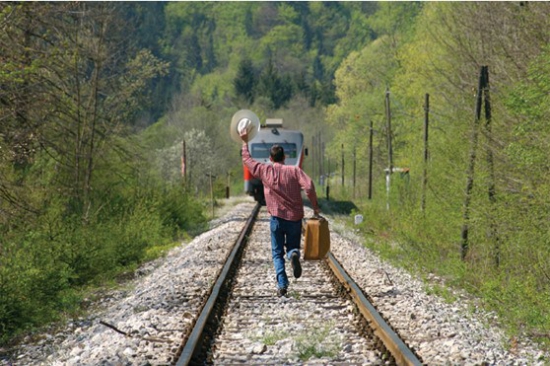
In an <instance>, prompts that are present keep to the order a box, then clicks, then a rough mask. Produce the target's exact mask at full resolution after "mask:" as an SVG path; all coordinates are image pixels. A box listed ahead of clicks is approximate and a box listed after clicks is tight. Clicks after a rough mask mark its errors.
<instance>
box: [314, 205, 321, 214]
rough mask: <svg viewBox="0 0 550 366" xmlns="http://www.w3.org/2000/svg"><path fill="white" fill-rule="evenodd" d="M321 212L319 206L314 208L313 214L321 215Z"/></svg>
mask: <svg viewBox="0 0 550 366" xmlns="http://www.w3.org/2000/svg"><path fill="white" fill-rule="evenodd" d="M319 213H321V210H320V209H319V207H317V208H314V209H313V216H319Z"/></svg>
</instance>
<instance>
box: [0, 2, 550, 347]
mask: <svg viewBox="0 0 550 366" xmlns="http://www.w3.org/2000/svg"><path fill="white" fill-rule="evenodd" d="M549 15H550V4H548V3H546V2H533V3H531V2H502V3H498V2H380V3H377V2H128V3H126V2H53V3H52V2H21V3H18V2H4V3H1V4H0V26H1V28H2V32H0V59H1V61H2V63H1V64H0V342H8V341H10V340H11V339H13V338H14V337H15V336H17V335H18V334H19V333H20V332H23V331H26V330H28V329H32V328H34V327H37V326H40V325H42V324H46V323H47V322H50V321H52V320H55V319H59V318H60V317H61V316H63V315H64V316H67V315H69V316H70V315H71V314H75V313H77V312H78V311H79V308H80V302H81V298H82V294H83V293H85V291H86V290H87V289H89V288H93V287H94V286H99V285H106V284H109V283H110V282H112V281H113V280H114V279H116V277H117V276H118V275H120V274H121V273H125V272H128V271H132V270H133V269H134V268H136V266H138V265H139V264H140V263H142V262H144V261H146V260H148V259H151V258H154V257H155V256H157V255H159V253H161V252H162V250H163V249H165V248H167V247H170V246H172V245H174V243H176V242H178V241H179V240H180V239H181V238H182V237H184V236H188V235H194V233H196V232H198V231H200V230H202V229H203V228H204V227H205V223H206V221H207V219H208V215H209V213H208V210H207V207H208V204H209V202H208V201H209V192H208V187H209V183H208V181H207V180H208V179H209V176H210V175H213V176H216V177H217V178H216V181H215V187H216V195H217V197H219V198H221V197H222V196H223V193H222V192H224V190H223V188H224V187H225V185H226V184H227V182H228V177H229V180H230V183H231V190H232V192H239V193H240V190H241V189H242V179H241V178H240V177H241V174H242V173H241V165H240V157H239V146H238V144H235V143H234V142H233V141H232V140H231V139H230V138H229V133H228V128H229V123H230V120H231V116H232V115H233V114H234V113H235V112H236V111H238V110H239V109H243V108H246V109H251V110H253V111H254V112H256V114H258V116H259V117H260V119H261V120H264V119H265V118H271V117H274V118H283V119H284V121H285V125H286V126H287V127H289V128H295V129H300V130H301V131H303V132H304V135H305V138H306V142H307V143H308V144H310V141H311V146H310V152H311V153H312V156H310V157H311V158H312V159H311V160H308V161H307V162H306V164H305V169H306V170H307V171H308V173H310V174H312V175H313V176H314V177H315V179H316V181H317V182H319V185H318V186H319V187H318V188H319V189H318V191H319V192H320V195H321V194H322V193H323V189H324V188H325V187H324V186H322V185H321V184H320V183H321V180H320V179H319V178H320V177H319V175H320V174H321V173H323V174H324V175H325V176H329V175H330V178H329V179H328V180H323V183H324V184H330V186H331V199H335V200H342V201H346V200H353V202H354V204H355V205H356V206H357V207H358V211H360V212H361V214H362V215H363V216H364V217H365V221H364V222H363V223H362V224H361V226H360V227H359V229H360V230H361V231H362V232H363V234H364V235H366V236H367V237H368V238H369V240H368V241H367V243H366V244H367V245H369V246H370V247H372V248H373V249H374V250H376V251H377V252H378V253H380V255H382V256H384V257H385V258H388V259H390V260H392V261H395V262H397V263H399V264H400V265H403V266H405V267H407V268H409V269H411V270H414V271H416V272H417V273H419V274H420V275H427V274H428V273H436V274H438V275H439V276H441V277H443V278H445V279H446V280H447V283H448V284H449V285H454V286H458V287H461V288H464V289H466V290H467V291H469V292H471V293H473V294H475V295H476V296H479V297H480V298H481V299H482V300H483V303H484V304H485V305H486V306H487V308H489V309H492V310H495V311H497V312H498V313H499V314H501V315H503V316H504V322H505V324H506V325H507V326H508V329H510V331H511V332H519V331H522V332H526V333H527V334H530V335H538V336H539V337H540V339H542V340H545V339H547V338H548V337H549V336H548V334H550V333H549V331H548V328H550V319H548V317H547V316H546V315H545V309H547V308H548V307H549V305H550V297H549V296H548V295H549V293H550V261H549V260H548V259H549V257H550V246H549V244H550V234H549V233H550V222H549V220H548V217H547V216H548V212H549V211H550V210H549V206H550V198H548V197H550V175H549V174H548V170H549V169H550V163H549V160H548V158H547V151H548V150H549V146H548V145H550V139H548V137H547V136H550V128H549V127H548V126H549V125H548V123H547V118H548V115H549V114H550V108H549V104H548V91H549V89H550V64H549V62H548V60H549V59H550V58H549V52H550V48H549V46H550V42H549V41H550V39H549V38H550V27H548V22H550V17H549ZM482 69H483V70H486V71H487V75H488V78H484V83H482V84H481V85H483V86H484V88H482V89H480V88H479V85H480V76H481V70H482ZM428 98H429V108H427V107H428V106H427V105H426V100H428ZM478 112H479V113H478ZM478 116H479V118H478ZM427 120H429V124H428V125H429V139H428V140H427V143H425V139H426V137H425V131H424V125H425V124H427ZM390 122H391V124H390ZM371 124H372V126H373V128H372V136H373V137H372V145H370V138H371V137H370V136H371V128H370V126H371ZM389 126H391V129H390V128H389ZM183 142H185V146H186V157H187V165H186V176H185V181H184V180H183V178H182V172H181V165H180V164H181V156H182V143H183ZM390 146H391V151H390V149H389V147H390ZM371 150H372V152H373V153H372V165H370V164H369V160H370V157H371V156H370V155H369V151H371ZM389 156H391V157H392V161H389ZM426 158H427V159H426ZM344 159H345V160H346V164H345V165H344V166H342V163H341V161H342V160H344ZM352 160H353V163H352ZM317 161H318V162H323V165H322V166H318V167H315V162H317ZM389 166H392V167H398V168H406V171H407V173H406V174H396V173H394V174H392V179H391V187H390V190H389V191H387V190H386V183H385V182H386V176H385V169H387V168H388V167H389ZM370 169H372V181H371V183H370V184H372V192H371V193H372V197H371V198H370V199H369V192H368V189H367V187H368V186H369V181H368V177H369V170H370ZM329 170H330V171H329ZM341 174H343V176H342V177H341V178H342V179H340V175H341ZM344 176H345V178H346V179H345V180H344V179H343V178H344ZM318 179H319V180H318ZM344 181H345V184H343V182H344ZM323 204H324V205H326V206H325V207H326V208H327V209H328V207H329V206H330V202H326V201H325V202H324V203H323ZM371 239H372V240H371ZM433 290H434V291H436V292H439V293H441V294H443V295H447V296H450V295H448V294H447V293H446V292H445V291H444V290H443V289H438V288H434V289H433ZM541 335H542V336H541Z"/></svg>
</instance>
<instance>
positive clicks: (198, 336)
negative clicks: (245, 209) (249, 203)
mask: <svg viewBox="0 0 550 366" xmlns="http://www.w3.org/2000/svg"><path fill="white" fill-rule="evenodd" d="M260 207H261V205H260V204H259V203H258V204H256V206H254V209H253V210H252V214H251V215H250V217H249V218H248V220H247V221H246V224H245V226H244V227H243V229H242V231H241V233H240V234H239V237H238V238H237V241H236V242H235V245H234V246H233V249H232V250H231V253H230V254H229V256H228V257H227V260H226V262H225V264H224V266H223V269H222V270H221V272H220V275H219V277H218V279H217V280H216V283H215V284H214V286H213V287H212V291H211V293H210V296H209V297H208V300H207V301H206V304H205V305H204V308H203V309H202V311H201V314H200V315H199V317H198V318H197V321H196V323H195V326H194V327H193V330H192V331H191V333H190V335H189V338H188V339H187V342H186V343H185V346H184V347H183V350H182V351H181V355H180V357H179V358H178V362H177V363H176V366H187V365H189V364H190V363H191V361H192V360H193V356H194V355H195V354H196V353H197V352H198V351H199V347H200V346H201V342H202V339H203V332H204V329H205V326H206V324H207V322H208V320H209V318H210V315H211V314H212V310H213V309H214V306H215V304H216V301H217V300H218V296H219V294H220V291H221V289H222V287H223V285H224V283H225V281H226V279H227V277H228V274H229V271H230V269H231V267H232V266H233V265H234V262H235V259H236V257H237V253H238V252H239V251H240V250H241V248H242V246H243V244H244V243H245V238H246V236H247V235H248V234H249V232H250V230H251V228H252V223H253V222H254V220H255V219H256V216H257V215H258V212H259V211H260Z"/></svg>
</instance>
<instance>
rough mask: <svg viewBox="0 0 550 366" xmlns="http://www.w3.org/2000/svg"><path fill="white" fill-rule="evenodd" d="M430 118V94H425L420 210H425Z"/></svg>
mask: <svg viewBox="0 0 550 366" xmlns="http://www.w3.org/2000/svg"><path fill="white" fill-rule="evenodd" d="M429 117H430V94H426V96H425V101H424V169H423V173H422V200H421V206H420V208H421V210H422V212H424V211H425V210H426V189H427V186H428V157H429V155H428V123H429Z"/></svg>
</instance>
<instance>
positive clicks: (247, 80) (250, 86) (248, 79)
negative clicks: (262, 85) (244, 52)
mask: <svg viewBox="0 0 550 366" xmlns="http://www.w3.org/2000/svg"><path fill="white" fill-rule="evenodd" d="M233 83H234V85H235V91H236V93H237V95H242V96H243V97H244V98H245V99H246V101H247V102H248V103H249V104H252V103H254V93H255V88H256V84H257V79H256V71H255V70H254V66H253V65H252V61H251V60H249V59H244V60H242V61H241V62H240V64H239V69H238V71H237V76H236V77H235V80H234V81H233Z"/></svg>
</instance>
